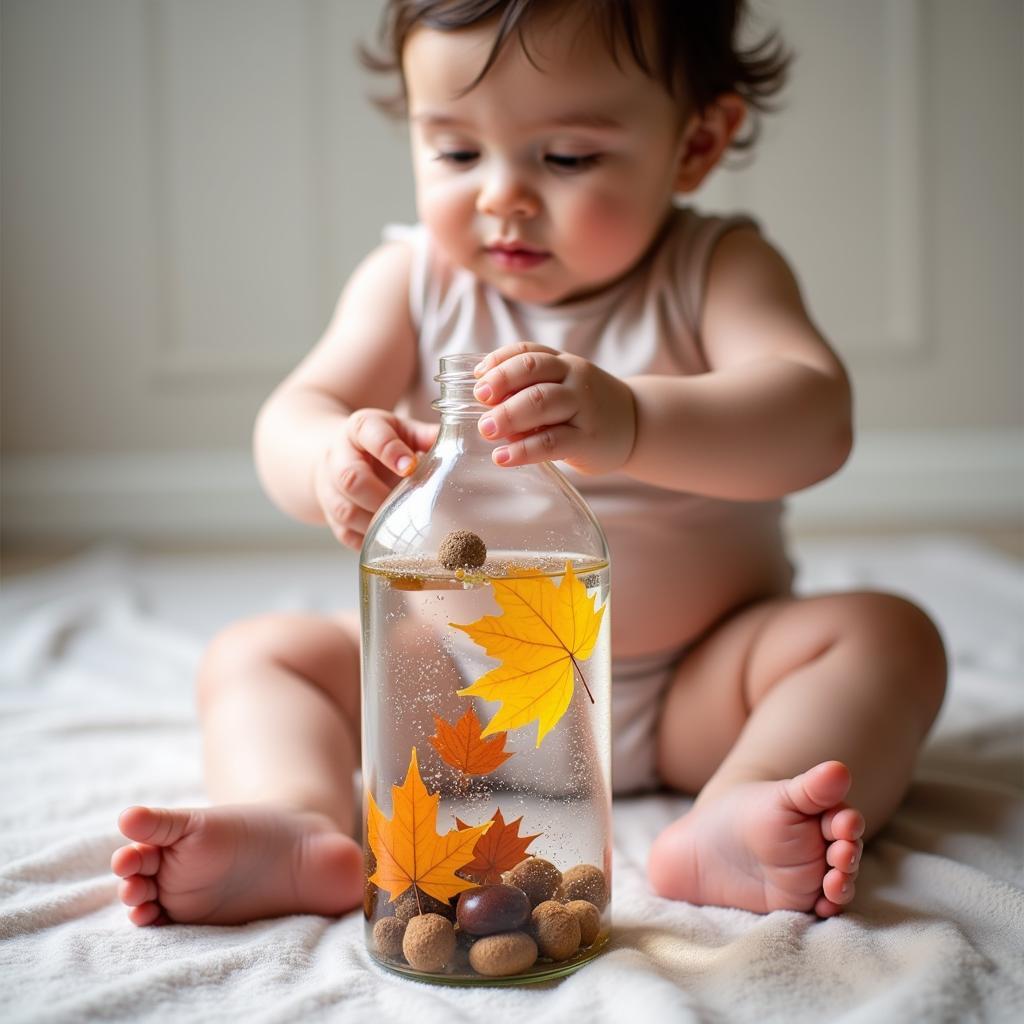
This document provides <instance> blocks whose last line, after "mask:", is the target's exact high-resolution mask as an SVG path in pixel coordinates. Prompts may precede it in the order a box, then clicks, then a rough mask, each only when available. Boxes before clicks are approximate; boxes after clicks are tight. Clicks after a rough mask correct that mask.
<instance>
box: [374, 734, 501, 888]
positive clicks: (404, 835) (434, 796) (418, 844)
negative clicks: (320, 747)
mask: <svg viewBox="0 0 1024 1024" xmlns="http://www.w3.org/2000/svg"><path fill="white" fill-rule="evenodd" d="M366 795H367V798H368V799H367V803H366V807H367V811H366V832H367V837H368V839H369V843H370V849H371V850H373V853H374V856H375V857H376V858H377V869H376V871H374V873H373V874H372V875H371V876H370V881H371V882H373V883H374V884H375V885H377V886H379V887H380V888H381V889H384V890H385V891H386V892H387V893H388V894H389V897H390V902H394V900H396V899H397V898H398V897H399V896H401V894H402V893H403V892H405V890H406V889H408V888H409V886H410V885H416V886H418V887H419V888H420V889H421V890H422V891H423V892H427V893H430V895H431V896H434V897H436V898H437V899H439V900H450V899H451V898H452V896H455V895H456V894H457V893H460V892H462V890H463V889H470V888H472V886H473V883H472V882H467V881H466V880H465V879H462V878H459V877H458V875H456V874H455V872H456V871H458V870H460V869H461V868H464V867H465V866H466V865H467V864H468V863H469V862H470V861H471V860H472V859H473V847H474V846H475V845H476V843H477V840H478V839H479V838H480V836H482V835H483V834H484V833H485V832H486V831H487V830H488V829H489V828H490V827H491V825H492V824H493V822H491V821H485V822H484V823H483V824H482V825H472V826H470V827H469V828H466V829H451V830H449V831H448V832H447V833H445V834H444V835H439V834H438V833H437V831H436V824H437V805H438V803H439V802H440V800H441V794H440V793H428V792H427V787H426V786H424V785H423V779H422V778H420V768H419V762H418V761H417V760H416V748H415V747H413V748H412V755H411V756H410V758H409V770H408V771H407V772H406V775H405V782H403V783H402V785H401V786H398V785H394V786H392V787H391V805H392V813H393V817H392V818H391V819H388V818H385V817H384V815H383V814H382V813H381V810H380V808H379V807H378V806H377V803H376V801H375V800H374V799H373V794H372V793H371V792H370V791H369V790H367V791H366Z"/></svg>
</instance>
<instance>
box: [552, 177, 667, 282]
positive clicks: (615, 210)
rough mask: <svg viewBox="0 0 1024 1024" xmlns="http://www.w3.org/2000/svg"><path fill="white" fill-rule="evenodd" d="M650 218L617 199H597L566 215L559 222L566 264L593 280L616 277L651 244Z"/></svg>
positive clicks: (597, 197)
mask: <svg viewBox="0 0 1024 1024" xmlns="http://www.w3.org/2000/svg"><path fill="white" fill-rule="evenodd" d="M648 220H649V217H644V216H643V214H641V213H639V212H638V211H637V210H636V208H635V206H634V204H632V203H630V202H628V201H627V200H624V199H623V198H621V197H618V196H594V197H591V198H589V199H588V200H587V201H585V202H584V201H580V202H579V203H577V204H574V205H573V207H572V208H570V209H568V210H566V211H565V217H564V219H561V221H560V228H561V230H560V234H561V236H562V246H561V253H560V255H561V256H562V258H563V260H564V262H566V263H567V264H570V265H571V266H573V268H574V269H576V270H577V271H578V272H581V273H585V274H586V275H587V276H590V277H613V276H615V275H617V274H619V273H621V272H622V271H623V270H625V269H626V268H627V267H629V266H631V265H632V263H633V262H634V261H635V260H636V259H637V258H638V257H639V256H640V255H641V254H642V253H643V251H644V250H645V249H646V247H647V245H648V244H649V243H650V240H651V239H650V234H651V229H650V227H649V226H648V224H647V221H648Z"/></svg>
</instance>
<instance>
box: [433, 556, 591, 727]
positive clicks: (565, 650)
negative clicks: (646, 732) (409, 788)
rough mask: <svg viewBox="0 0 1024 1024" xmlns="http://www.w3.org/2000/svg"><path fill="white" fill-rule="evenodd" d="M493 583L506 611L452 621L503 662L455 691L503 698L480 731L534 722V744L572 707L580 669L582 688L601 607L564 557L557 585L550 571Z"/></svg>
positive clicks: (487, 698)
mask: <svg viewBox="0 0 1024 1024" xmlns="http://www.w3.org/2000/svg"><path fill="white" fill-rule="evenodd" d="M491 585H492V586H493V588H494V597H495V600H496V601H497V602H498V604H499V605H500V606H501V608H502V611H503V612H504V614H503V615H500V616H495V615H485V616H484V617H483V618H481V619H478V620H477V621H476V622H471V623H469V624H468V625H459V624H458V623H456V622H451V623H449V625H451V626H453V627H454V628H455V629H461V630H462V631H463V632H464V633H467V634H468V635H469V636H470V637H471V638H472V639H473V640H474V641H476V643H478V644H479V645H480V646H481V647H483V648H484V649H485V650H486V651H487V653H488V654H489V655H490V656H491V657H492V658H498V659H499V660H500V661H501V664H500V665H499V666H498V667H497V668H495V669H492V670H491V671H490V672H488V673H487V674H486V675H483V676H481V677H480V678H479V679H478V680H477V681H476V682H475V683H473V685H472V686H469V687H467V688H466V689H464V690H458V691H457V692H458V694H459V696H462V697H483V698H484V700H492V701H494V700H496V701H501V702H502V705H501V708H500V709H499V710H498V712H497V713H496V714H495V715H494V717H493V718H492V719H491V720H490V722H489V723H488V725H487V728H486V729H484V731H483V732H482V733H481V736H489V735H491V734H492V733H495V732H502V731H505V730H507V729H518V728H519V727H520V726H523V725H527V724H528V723H529V722H532V721H534V720H536V722H537V746H538V747H539V746H540V744H541V740H543V739H544V737H545V736H546V735H547V733H548V732H550V731H551V729H553V728H554V727H555V724H556V723H557V722H558V720H559V719H560V718H561V717H562V715H564V714H565V711H566V709H567V708H568V707H569V701H570V700H571V699H572V694H573V679H574V673H576V672H579V676H580V680H581V681H582V682H583V685H584V686H585V687H586V680H584V679H583V672H582V671H581V670H580V666H579V663H580V662H581V661H585V660H586V659H587V658H589V657H590V655H591V654H592V653H593V651H594V644H595V643H596V642H597V635H598V631H599V630H600V628H601V618H602V616H603V615H604V610H605V607H606V605H602V606H601V607H600V608H598V609H597V610H596V611H595V610H594V601H595V599H596V598H595V597H587V590H586V587H584V586H583V584H582V583H580V581H579V579H578V578H577V577H576V574H575V573H574V572H573V568H572V563H571V562H566V563H565V575H564V576H563V577H562V582H561V584H560V585H559V586H557V587H556V586H555V585H554V583H552V581H551V580H550V578H549V577H547V576H541V575H533V574H531V575H524V576H511V577H504V578H494V577H492V578H491ZM587 693H588V695H589V693H590V689H589V687H588V688H587ZM590 699H591V701H593V697H591V698H590Z"/></svg>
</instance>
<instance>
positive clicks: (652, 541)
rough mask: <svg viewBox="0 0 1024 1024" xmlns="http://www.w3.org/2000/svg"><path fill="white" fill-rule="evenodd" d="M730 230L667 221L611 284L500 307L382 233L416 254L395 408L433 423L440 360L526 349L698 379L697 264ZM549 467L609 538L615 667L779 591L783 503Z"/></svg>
mask: <svg viewBox="0 0 1024 1024" xmlns="http://www.w3.org/2000/svg"><path fill="white" fill-rule="evenodd" d="M739 226H744V227H750V226H754V227H756V224H755V223H754V222H753V221H752V220H751V219H750V218H749V217H744V216H733V217H713V216H703V215H701V214H699V213H697V212H696V211H695V210H693V209H691V208H689V207H684V208H678V209H675V210H673V212H672V214H671V215H670V217H669V218H668V220H667V222H666V224H665V226H664V228H663V229H662V231H661V232H660V234H659V236H658V238H657V240H656V241H655V243H654V245H652V247H651V249H650V250H649V252H648V253H647V255H646V256H645V257H644V258H643V259H642V260H641V261H640V262H639V263H638V264H637V265H636V266H635V267H634V268H633V269H632V270H631V271H630V272H629V273H628V274H626V275H625V276H624V277H623V278H622V279H621V280H619V281H618V282H616V283H615V284H614V285H612V286H611V287H609V288H607V289H605V290H604V291H601V292H599V293H598V294H596V295H590V296H587V297H585V298H582V299H578V300H576V301H570V302H566V303H564V304H561V305H558V306H537V305H529V304H527V303H522V302H517V301H514V300H511V299H507V298H505V297H504V296H502V295H501V294H500V293H499V292H498V291H497V290H495V289H494V288H492V287H491V286H489V285H486V284H484V283H482V282H481V281H480V280H479V279H477V278H476V277H475V276H474V275H473V274H471V273H470V272H469V271H467V270H464V269H462V268H460V267H453V266H452V265H451V264H449V263H448V262H447V261H445V260H444V259H443V257H442V256H441V255H440V254H439V253H438V251H437V250H436V248H434V246H433V245H432V244H431V240H430V236H429V233H428V232H427V230H426V228H425V227H424V226H423V225H417V226H415V227H407V226H400V225H393V226H391V227H389V228H387V229H386V230H385V235H384V236H385V238H386V239H388V240H402V241H405V242H406V243H407V244H410V245H411V246H412V248H413V252H414V256H413V262H412V270H411V282H410V293H409V307H410V314H411V318H412V322H413V325H414V327H415V329H416V331H417V333H418V337H419V364H418V368H417V377H416V381H415V383H414V386H413V388H412V390H411V391H410V393H409V394H408V395H407V396H406V398H405V401H404V403H403V410H404V411H405V412H406V413H407V414H408V415H410V416H412V417H415V418H417V419H423V420H428V421H429V420H435V419H436V413H434V412H433V411H432V409H431V407H430V403H431V402H432V401H433V400H434V399H435V398H436V396H437V384H435V382H434V380H433V378H434V375H435V374H436V373H437V372H438V368H439V366H438V363H439V360H440V358H441V356H443V355H449V354H452V353H457V352H482V351H488V350H491V349H495V348H498V347H499V346H501V345H506V344H509V343H511V342H516V341H523V340H526V341H534V342H537V343H539V344H542V345H547V346H549V347H550V348H554V349H558V350H559V351H562V352H569V353H573V354H575V355H578V356H582V357H584V358H586V359H589V360H590V361H591V362H593V363H595V364H596V365H598V366H600V367H601V368H602V369H604V370H606V371H608V372H609V373H612V374H614V375H615V376H617V377H631V376H634V375H639V374H665V375H673V376H674V375H679V374H687V375H689V374H699V373H705V372H707V371H708V370H709V369H710V367H709V366H708V363H707V360H706V359H705V357H704V353H703V350H702V347H701V343H700V336H699V329H698V326H699V324H700V317H701V307H702V302H703V296H704V287H705V281H706V277H707V268H708V261H709V258H710V255H711V252H712V250H713V249H714V246H715V243H716V242H717V241H718V240H719V239H720V238H721V237H722V235H723V234H724V233H725V232H726V231H729V230H730V229H732V228H735V227H739ZM559 468H560V469H561V470H563V472H565V474H566V475H567V476H568V477H569V479H570V480H571V481H572V482H573V484H574V485H575V486H576V487H577V488H578V489H579V491H580V492H581V493H582V494H583V496H584V497H585V498H586V500H587V502H588V504H589V505H590V507H591V509H593V511H594V514H595V515H596V516H597V518H598V520H599V522H600V523H601V526H602V528H603V529H604V531H605V535H606V537H607V539H608V544H609V548H610V550H611V556H612V581H613V583H612V586H613V594H614V597H615V602H614V603H615V613H614V615H613V617H612V631H613V641H612V642H613V650H614V651H615V652H616V656H617V657H620V656H626V657H629V656H638V655H648V654H652V653H657V652H669V651H671V650H675V649H678V648H680V647H682V646H684V645H685V644H686V643H688V642H689V641H691V640H692V639H694V635H695V633H697V632H702V631H703V629H704V628H706V627H707V626H709V625H710V624H711V622H713V621H714V620H715V619H716V618H718V617H719V616H720V615H721V614H723V613H724V612H726V611H728V610H729V609H730V608H732V607H734V606H735V605H736V604H738V603H742V602H743V601H745V600H750V599H752V598H755V597H759V596H762V595H764V594H766V593H774V592H778V591H779V590H782V589H785V588H787V587H788V585H789V582H790V580H791V577H792V571H791V568H790V566H789V563H788V561H787V559H786V556H785V552H784V548H783V542H782V536H781V530H780V515H781V510H782V505H781V503H780V502H777V501H772V502H735V501H723V500H719V499H714V498H705V497H702V496H699V495H694V494H689V493H685V492H677V491H668V490H663V489H661V488H658V487H653V486H651V485H649V484H645V483H641V482H639V481H636V480H633V479H632V478H630V477H628V476H626V475H625V474H622V473H609V474H605V475H602V476H587V475H584V474H581V473H577V472H576V471H575V470H573V469H572V468H570V467H568V466H566V465H565V464H561V463H560V464H559ZM638 638H643V639H642V640H641V639H638Z"/></svg>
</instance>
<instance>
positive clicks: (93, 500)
mask: <svg viewBox="0 0 1024 1024" xmlns="http://www.w3.org/2000/svg"><path fill="white" fill-rule="evenodd" d="M0 474H2V484H3V486H2V501H3V504H2V518H0V526H2V529H3V534H4V541H5V543H9V544H15V543H22V542H32V543H38V542H46V541H76V542H82V541H93V540H110V539H121V540H132V541H138V542H145V543H161V542H199V541H202V542H204V543H205V542H217V543H222V542H223V543H231V542H234V543H240V542H250V541H254V542H268V543H271V542H294V541H301V540H303V539H304V538H305V539H307V540H313V539H315V538H316V536H317V534H318V532H319V531H318V530H317V528H315V527H309V526H304V525H302V524H299V523H294V522H292V521H291V520H289V519H288V518H287V517H286V516H284V515H283V514H282V513H281V512H279V511H278V510H277V509H276V508H274V507H273V506H272V505H271V504H270V502H269V501H268V499H267V498H266V497H265V496H264V495H263V494H262V492H261V491H260V487H259V483H258V481H257V478H256V473H255V470H254V469H253V465H252V460H251V457H250V456H249V454H248V453H246V452H241V451H222V452H177V451H172V452H154V453H150V454H115V453H110V454H90V455H70V454H69V455H9V456H5V457H4V458H3V461H2V463H0ZM789 507H790V522H791V523H792V524H793V525H794V526H796V527H797V528H807V529H815V528H827V529H843V528H848V529H852V528H857V527H870V526H876V527H893V528H896V527H907V526H909V527H921V528H930V527H937V528H942V527H950V526H955V525H975V526H998V525H1013V524H1015V523H1017V524H1019V523H1021V522H1022V521H1024V430H1015V429H1006V430H936V431H892V432H888V431H883V432H869V433H864V434H862V435H861V437H860V438H859V440H858V444H857V448H856V451H855V452H854V455H853V457H851V459H850V461H849V462H848V463H847V465H846V466H844V467H843V469H842V470H841V471H840V472H839V473H838V474H836V476H834V477H833V478H832V479H830V480H828V481H826V482H825V483H823V484H819V485H817V486H815V487H812V488H810V489H808V490H807V491H805V492H802V493H801V494H798V495H796V496H794V497H793V498H791V499H790V502H789Z"/></svg>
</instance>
